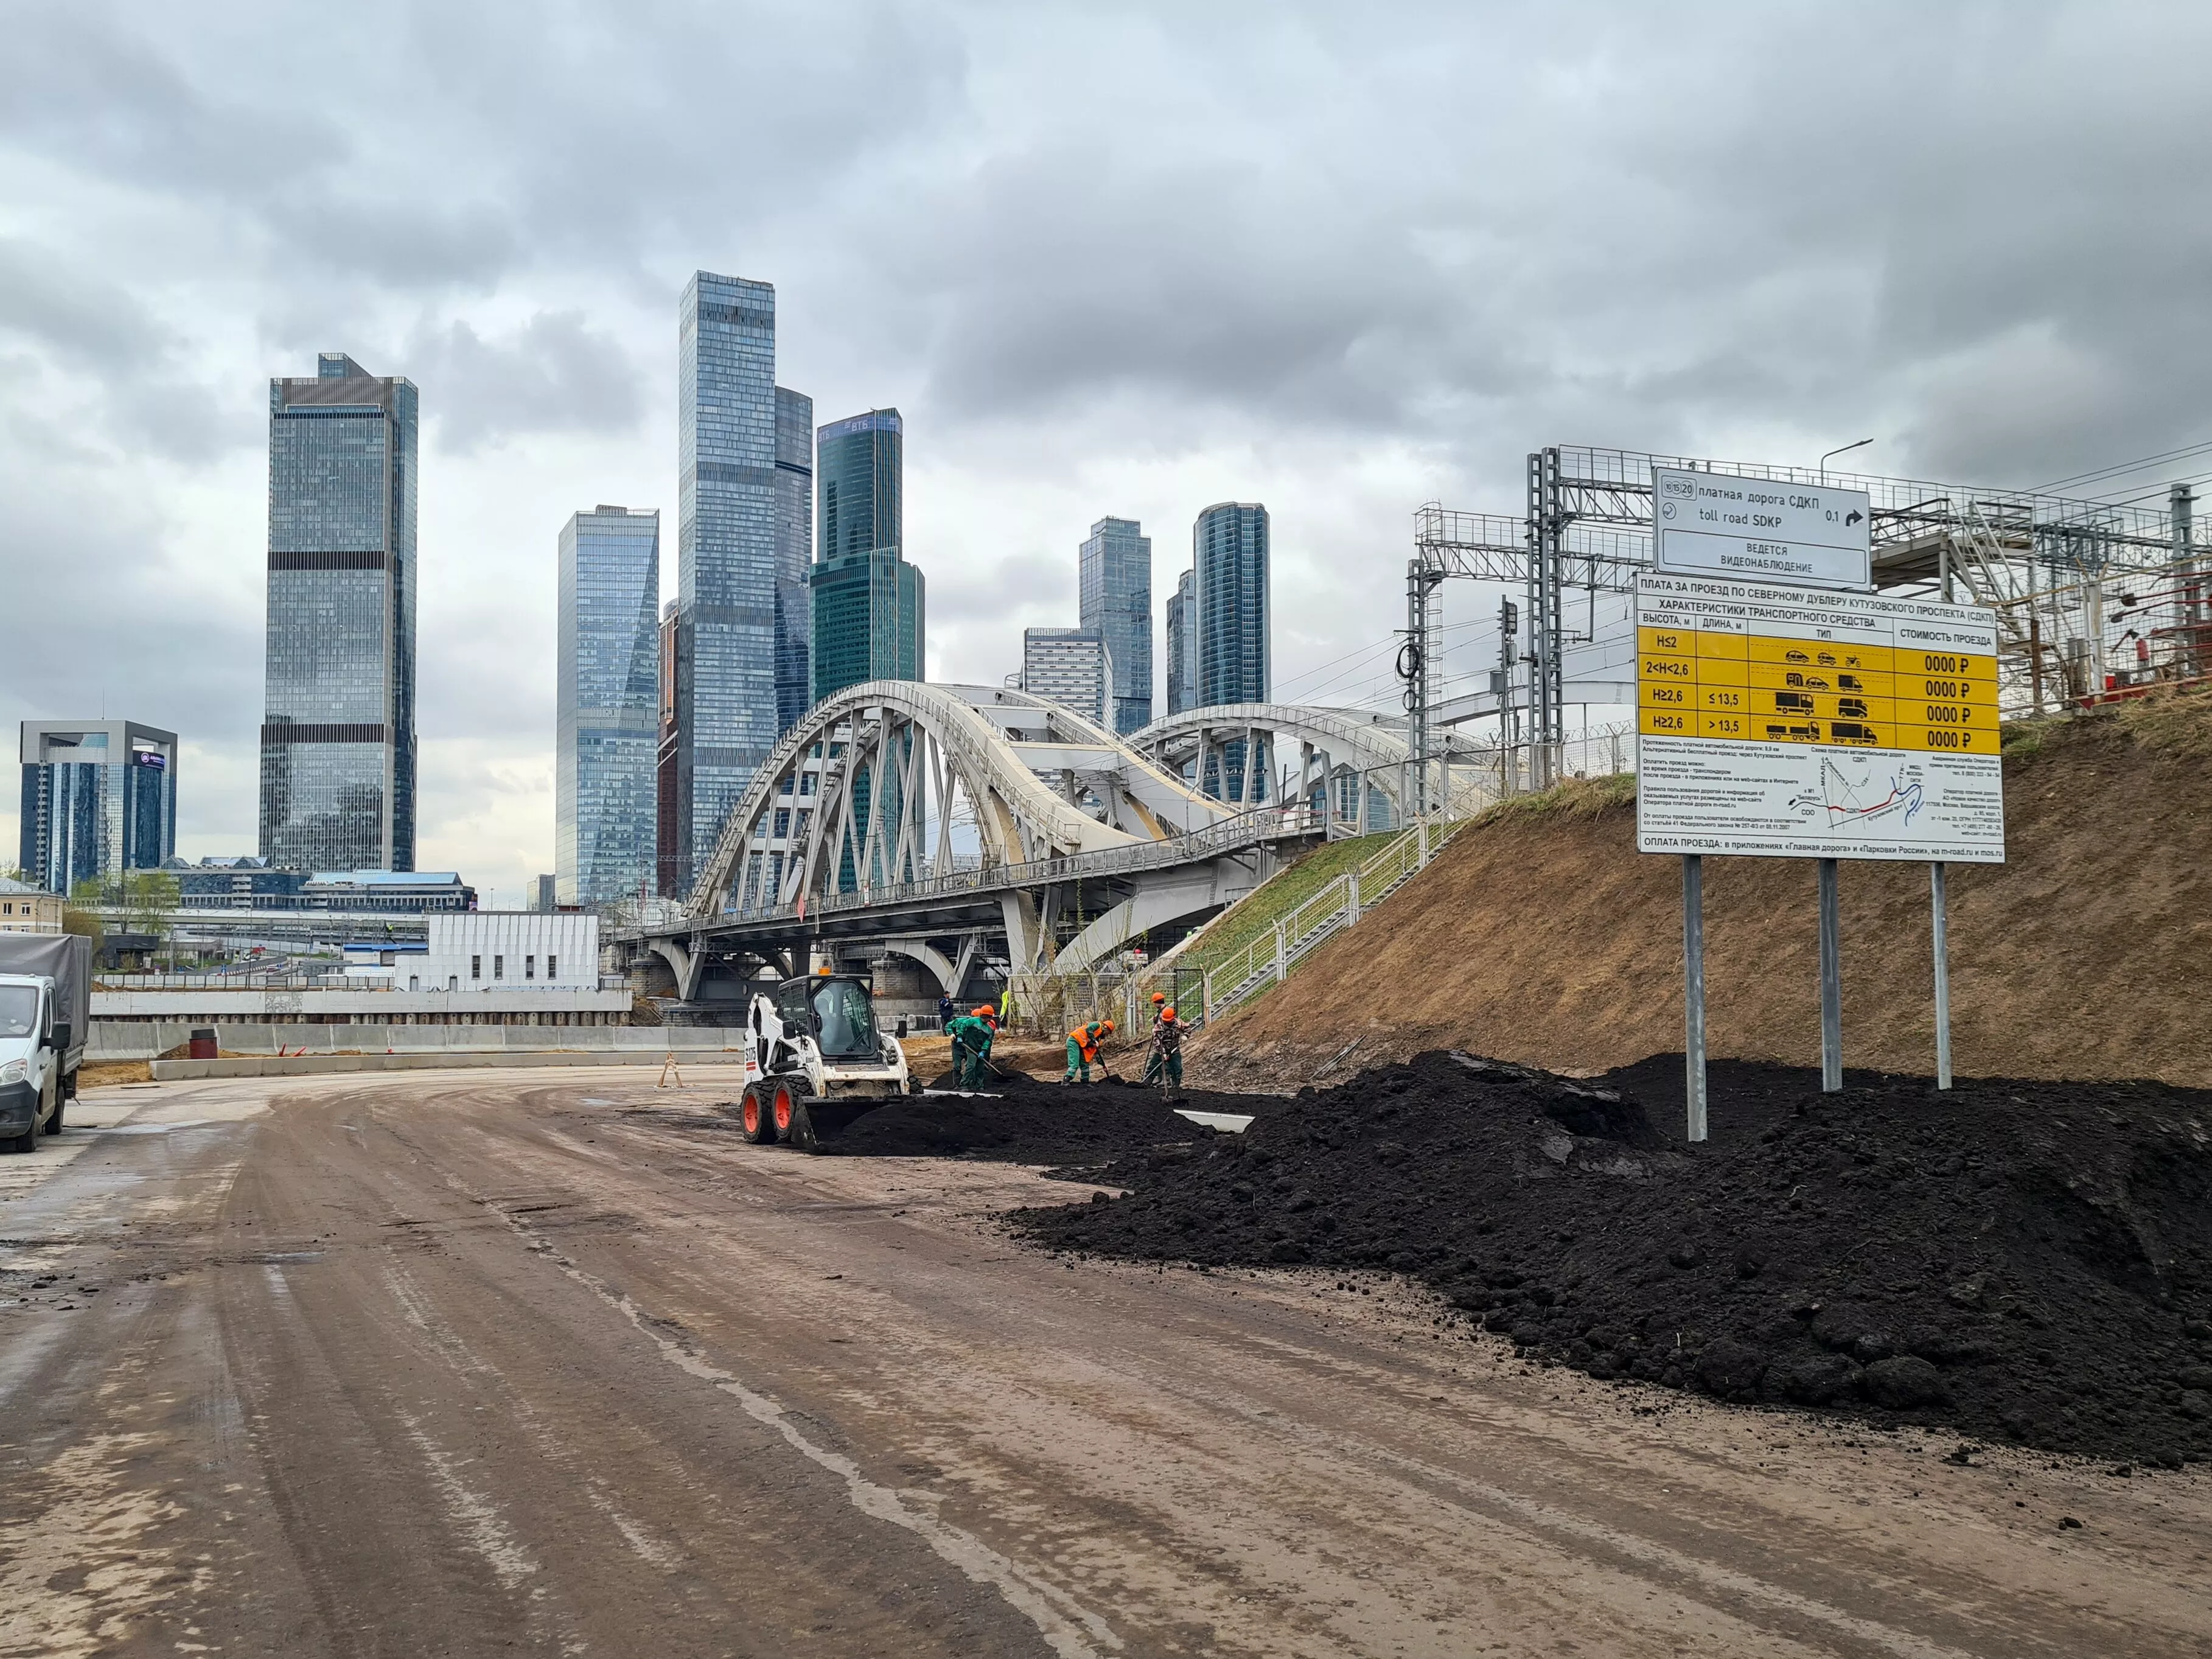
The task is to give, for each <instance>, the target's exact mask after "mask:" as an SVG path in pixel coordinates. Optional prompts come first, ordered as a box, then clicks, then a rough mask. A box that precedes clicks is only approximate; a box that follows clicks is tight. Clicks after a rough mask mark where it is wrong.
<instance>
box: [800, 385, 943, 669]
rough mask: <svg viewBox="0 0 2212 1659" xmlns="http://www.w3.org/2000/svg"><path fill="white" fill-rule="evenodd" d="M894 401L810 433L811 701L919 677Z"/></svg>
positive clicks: (917, 610) (915, 578) (917, 608)
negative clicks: (818, 530)
mask: <svg viewBox="0 0 2212 1659" xmlns="http://www.w3.org/2000/svg"><path fill="white" fill-rule="evenodd" d="M903 441H904V438H903V428H902V426H901V424H900V422H899V412H898V410H896V409H872V410H869V411H868V412H867V413H866V414H865V415H855V416H853V417H852V418H851V419H849V420H843V421H832V422H830V423H829V425H827V426H825V427H823V428H822V429H821V430H820V431H819V432H818V433H817V434H816V435H815V451H814V469H815V491H816V495H817V501H818V510H817V513H816V515H815V516H816V518H817V521H818V522H819V523H820V525H821V526H822V544H821V549H820V553H819V556H818V557H817V559H816V560H815V562H814V568H813V570H812V572H811V581H812V585H813V590H814V592H813V600H814V604H813V635H814V701H816V702H820V701H821V700H822V699H823V698H824V697H826V696H829V695H830V694H831V693H832V692H834V691H842V690H844V688H845V687H847V686H848V685H858V684H860V683H861V682H862V681H863V680H918V679H920V678H921V677H922V673H923V671H924V662H923V656H922V641H923V633H924V628H923V620H924V619H923V608H924V604H925V600H926V590H925V585H924V583H923V581H922V576H921V571H920V570H918V569H917V568H915V567H914V566H913V565H911V564H909V563H908V562H906V560H905V559H904V558H903V557H902V556H900V553H899V538H900V535H901V532H902V523H901V516H900V507H899V488H900V477H899V473H900V465H901V459H902V458H901V446H902V443H903Z"/></svg>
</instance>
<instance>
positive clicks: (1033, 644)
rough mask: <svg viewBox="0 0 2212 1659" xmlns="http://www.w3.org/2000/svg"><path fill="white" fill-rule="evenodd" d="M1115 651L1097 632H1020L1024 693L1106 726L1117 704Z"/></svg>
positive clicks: (1053, 630)
mask: <svg viewBox="0 0 2212 1659" xmlns="http://www.w3.org/2000/svg"><path fill="white" fill-rule="evenodd" d="M1114 666H1115V665H1114V653H1113V650H1112V647H1109V646H1108V644H1107V643H1106V636H1105V635H1103V634H1101V633H1100V632H1099V631H1098V629H1095V628H1025V629H1023V630H1022V690H1024V691H1026V692H1028V693H1029V694H1030V696H1033V697H1042V698H1043V699H1044V700H1045V701H1046V702H1056V703H1058V704H1059V705H1060V707H1061V708H1066V709H1069V710H1071V711H1073V713H1075V714H1080V715H1082V716H1083V717H1084V719H1085V720H1093V721H1096V722H1097V724H1099V725H1101V726H1103V725H1105V724H1106V723H1107V721H1108V720H1109V718H1110V714H1109V711H1110V710H1111V709H1112V708H1113V706H1114Z"/></svg>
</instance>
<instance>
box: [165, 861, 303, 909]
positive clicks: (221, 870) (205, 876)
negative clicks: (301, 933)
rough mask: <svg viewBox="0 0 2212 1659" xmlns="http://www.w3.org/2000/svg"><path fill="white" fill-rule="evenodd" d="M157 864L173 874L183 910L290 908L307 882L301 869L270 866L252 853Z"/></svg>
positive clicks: (297, 902) (294, 905)
mask: <svg viewBox="0 0 2212 1659" xmlns="http://www.w3.org/2000/svg"><path fill="white" fill-rule="evenodd" d="M161 867H162V868H163V869H164V870H166V871H167V872H169V874H170V875H172V876H173V877H175V878H176V882H177V902H178V904H179V906H180V907H181V908H185V909H187V910H294V909H297V908H299V897H300V890H301V888H302V887H304V886H306V885H307V872H305V871H304V870H272V869H270V867H269V866H267V865H266V864H264V862H262V860H259V859H258V858H252V857H245V858H240V857H222V858H204V859H202V860H200V861H199V862H198V863H197V864H190V863H187V862H186V861H185V860H183V859H171V860H168V861H167V863H166V864H164V865H163V866H161Z"/></svg>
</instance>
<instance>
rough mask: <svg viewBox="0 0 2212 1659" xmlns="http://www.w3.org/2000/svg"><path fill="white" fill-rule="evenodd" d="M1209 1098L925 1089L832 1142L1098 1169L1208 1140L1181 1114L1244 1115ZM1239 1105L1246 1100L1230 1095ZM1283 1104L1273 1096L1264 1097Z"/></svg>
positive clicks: (1093, 1088) (1129, 1090)
mask: <svg viewBox="0 0 2212 1659" xmlns="http://www.w3.org/2000/svg"><path fill="white" fill-rule="evenodd" d="M1223 1098H1224V1097H1220V1096H1215V1095H1200V1094H1192V1095H1185V1094H1182V1093H1180V1092H1178V1093H1177V1094H1176V1096H1175V1097H1173V1098H1172V1100H1168V1099H1164V1098H1163V1097H1161V1094H1160V1091H1158V1090H1157V1089H1139V1088H1133V1087H1130V1086H1128V1085H1121V1084H1111V1083H1099V1084H1092V1085H1090V1086H1089V1087H1087V1088H1085V1087H1080V1086H1073V1087H1068V1088H1062V1087H1060V1086H1059V1085H1054V1084H1045V1083H1038V1082H1036V1081H1035V1080H1034V1079H1030V1078H1026V1077H1021V1076H1020V1075H1019V1074H1017V1075H1016V1079H1015V1080H1014V1081H1013V1082H1012V1083H1011V1084H1009V1085H1004V1086H1003V1087H1002V1088H1001V1090H1000V1092H997V1093H994V1094H987V1095H925V1096H923V1097H921V1098H919V1099H908V1100H902V1101H900V1102H898V1103H896V1104H893V1105H890V1106H885V1107H884V1108H882V1109H879V1110H877V1111H873V1112H870V1113H869V1114H868V1115H866V1116H865V1117H863V1118H860V1119H859V1120H858V1121H855V1122H854V1124H853V1126H852V1127H850V1128H848V1130H846V1132H845V1133H843V1134H842V1135H841V1136H839V1137H838V1138H837V1139H836V1141H835V1142H833V1143H831V1146H830V1148H829V1150H831V1151H832V1152H836V1154H838V1155H839V1156H841V1157H848V1158H992V1159H996V1160H999V1161H1000V1162H1005V1163H1015V1164H1073V1165H1096V1164H1102V1163H1106V1162H1109V1161H1111V1160H1113V1159H1115V1158H1121V1157H1123V1156H1126V1155H1127V1154H1129V1153H1131V1152H1139V1151H1141V1150H1144V1149H1146V1148H1150V1147H1154V1146H1164V1145H1187V1144H1190V1143H1194V1142H1202V1141H1206V1140H1210V1139H1212V1138H1213V1131H1212V1130H1210V1129H1207V1128H1206V1127H1202V1126H1200V1125H1199V1124H1196V1123H1194V1122H1192V1121H1190V1120H1189V1119H1188V1118H1187V1117H1181V1116H1178V1115H1176V1110H1175V1108H1176V1107H1177V1106H1184V1107H1188V1108H1189V1109H1193V1110H1195V1111H1247V1110H1249V1109H1250V1108H1249V1107H1248V1106H1245V1105H1243V1104H1241V1103H1232V1104H1226V1105H1225V1104H1222V1103H1221V1101H1222V1099H1223ZM1231 1098H1233V1099H1234V1100H1236V1101H1237V1102H1241V1101H1242V1098H1243V1097H1231ZM1267 1107H1268V1108H1269V1109H1276V1110H1279V1109H1280V1108H1281V1103H1280V1102H1279V1101H1270V1102H1268V1103H1267Z"/></svg>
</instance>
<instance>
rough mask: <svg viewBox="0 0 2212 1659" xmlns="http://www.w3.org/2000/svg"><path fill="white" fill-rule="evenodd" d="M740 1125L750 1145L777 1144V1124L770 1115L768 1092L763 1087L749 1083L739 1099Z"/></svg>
mask: <svg viewBox="0 0 2212 1659" xmlns="http://www.w3.org/2000/svg"><path fill="white" fill-rule="evenodd" d="M738 1126H739V1127H741V1128H742V1129H743V1130H744V1137H745V1140H746V1143H747V1144H748V1145H750V1146H773V1145H774V1144H775V1121H774V1120H773V1119H772V1118H771V1117H770V1116H769V1103H768V1091H767V1090H766V1089H765V1088H764V1087H763V1085H760V1084H757V1083H748V1084H747V1085H745V1091H744V1094H742V1095H740V1096H738Z"/></svg>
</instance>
